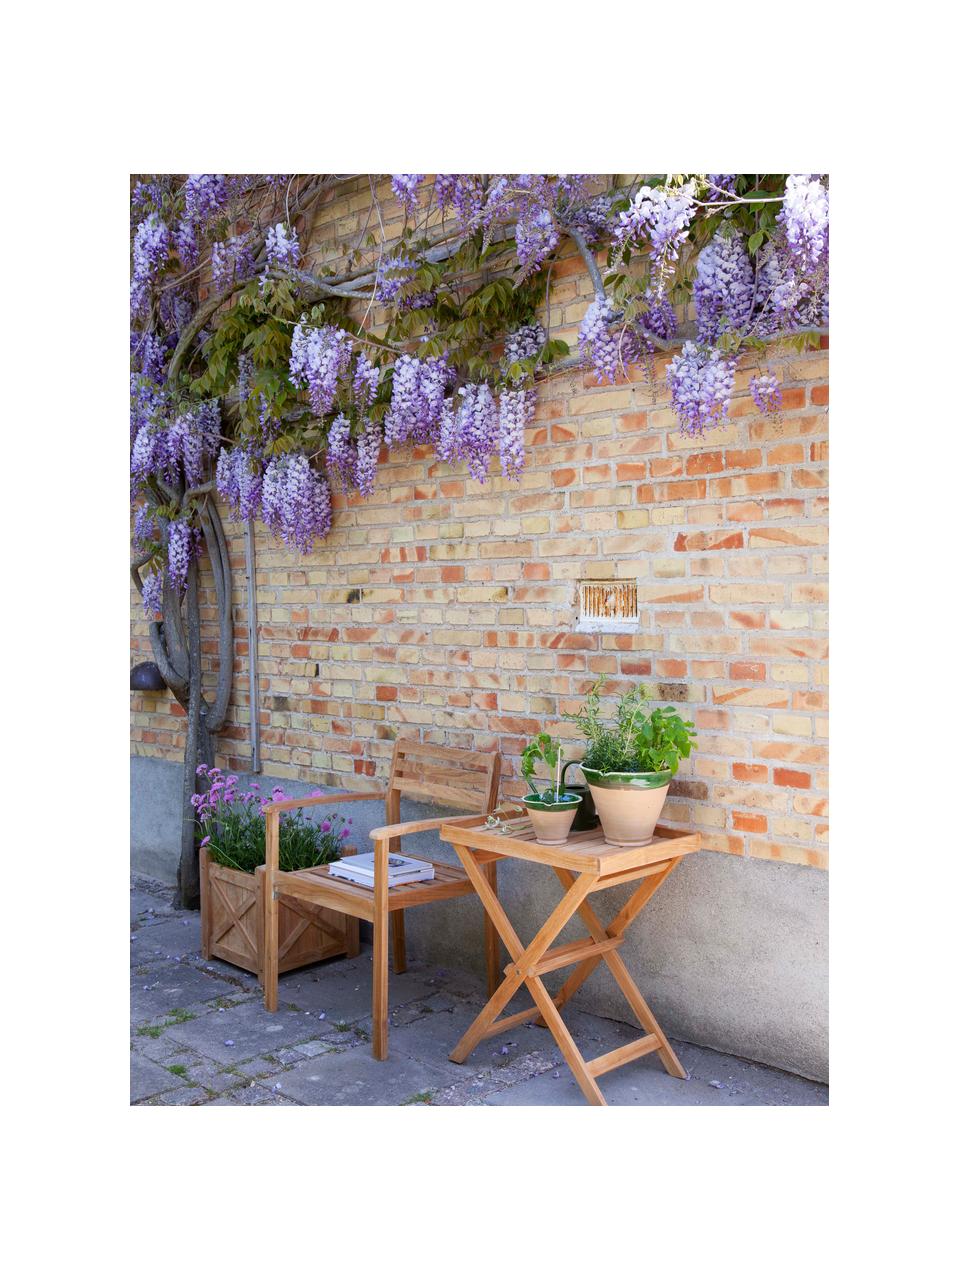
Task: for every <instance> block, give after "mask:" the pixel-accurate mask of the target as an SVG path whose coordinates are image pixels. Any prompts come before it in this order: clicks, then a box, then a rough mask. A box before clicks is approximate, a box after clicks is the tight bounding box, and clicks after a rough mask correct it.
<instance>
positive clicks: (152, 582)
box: [143, 573, 163, 617]
mask: <svg viewBox="0 0 960 1280" xmlns="http://www.w3.org/2000/svg"><path fill="white" fill-rule="evenodd" d="M162 609H163V574H162V573H148V574H147V576H146V577H145V578H144V579H143V612H144V613H145V614H146V615H147V617H153V616H154V615H155V614H157V613H160V612H161V611H162Z"/></svg>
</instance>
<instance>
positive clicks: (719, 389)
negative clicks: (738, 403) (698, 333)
mask: <svg viewBox="0 0 960 1280" xmlns="http://www.w3.org/2000/svg"><path fill="white" fill-rule="evenodd" d="M735 369H736V360H733V359H731V358H729V357H725V356H722V355H721V354H720V352H719V351H709V350H705V349H704V348H702V347H698V346H696V344H695V343H693V342H685V343H684V344H683V349H682V350H681V351H680V353H679V355H676V356H674V358H673V359H672V360H671V361H670V363H669V364H668V365H667V386H668V387H669V388H670V395H671V398H672V401H673V408H674V411H675V413H676V415H677V417H678V418H679V420H680V429H681V431H682V432H683V433H684V434H685V435H702V434H703V432H704V431H706V430H708V429H709V428H710V427H715V426H716V425H717V424H718V423H720V422H722V421H723V420H724V418H726V416H727V413H728V411H729V409H730V397H731V395H732V394H733V375H734V371H735Z"/></svg>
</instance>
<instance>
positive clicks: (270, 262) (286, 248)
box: [265, 222, 300, 270]
mask: <svg viewBox="0 0 960 1280" xmlns="http://www.w3.org/2000/svg"><path fill="white" fill-rule="evenodd" d="M265 248H266V254H267V267H268V268H273V269H274V270H278V269H280V268H281V267H295V266H297V264H298V263H299V262H300V242H299V240H298V239H297V233H296V231H292V230H290V228H289V227H287V226H286V224H285V223H283V222H278V223H277V225H276V226H275V227H270V228H269V229H268V230H267V239H266V245H265Z"/></svg>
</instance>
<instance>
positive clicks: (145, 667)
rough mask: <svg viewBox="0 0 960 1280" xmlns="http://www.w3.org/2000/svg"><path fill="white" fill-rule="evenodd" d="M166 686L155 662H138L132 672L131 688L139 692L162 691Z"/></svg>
mask: <svg viewBox="0 0 960 1280" xmlns="http://www.w3.org/2000/svg"><path fill="white" fill-rule="evenodd" d="M166 687H167V686H166V684H165V683H164V679H163V676H162V675H161V674H160V668H159V667H158V666H157V664H156V663H155V662H138V663H137V665H136V666H135V667H134V668H133V670H132V671H131V672H130V688H131V689H135V690H137V692H138V693H160V692H161V691H162V690H164V689H166Z"/></svg>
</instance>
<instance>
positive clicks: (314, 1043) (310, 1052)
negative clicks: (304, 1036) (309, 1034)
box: [296, 1040, 333, 1058]
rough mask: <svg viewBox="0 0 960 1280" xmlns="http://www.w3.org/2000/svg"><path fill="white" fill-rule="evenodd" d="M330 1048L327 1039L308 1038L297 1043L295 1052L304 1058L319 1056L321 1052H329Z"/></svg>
mask: <svg viewBox="0 0 960 1280" xmlns="http://www.w3.org/2000/svg"><path fill="white" fill-rule="evenodd" d="M332 1048H333V1046H332V1045H331V1043H330V1042H329V1040H309V1041H308V1042H307V1043H306V1044H298V1045H297V1048H296V1052H297V1053H299V1054H302V1055H303V1057H305V1058H319V1057H320V1055H321V1054H322V1053H329V1052H330V1050H331V1049H332Z"/></svg>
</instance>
